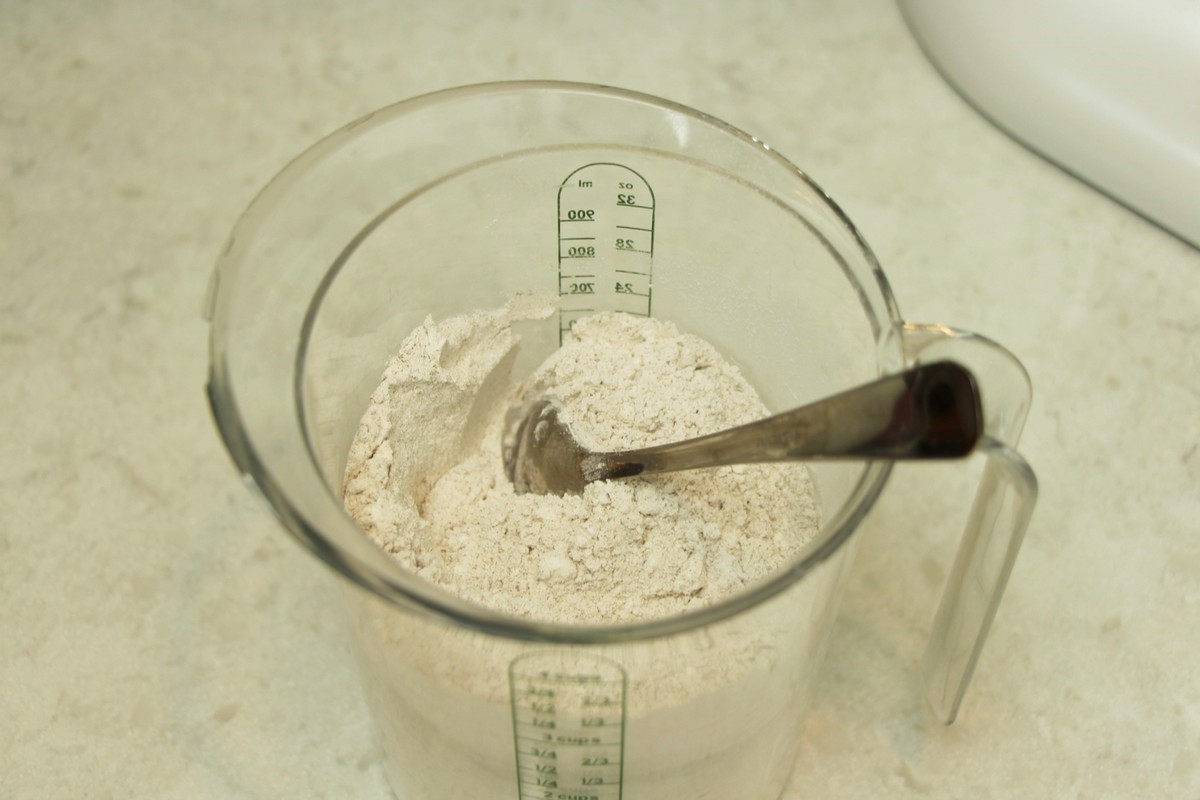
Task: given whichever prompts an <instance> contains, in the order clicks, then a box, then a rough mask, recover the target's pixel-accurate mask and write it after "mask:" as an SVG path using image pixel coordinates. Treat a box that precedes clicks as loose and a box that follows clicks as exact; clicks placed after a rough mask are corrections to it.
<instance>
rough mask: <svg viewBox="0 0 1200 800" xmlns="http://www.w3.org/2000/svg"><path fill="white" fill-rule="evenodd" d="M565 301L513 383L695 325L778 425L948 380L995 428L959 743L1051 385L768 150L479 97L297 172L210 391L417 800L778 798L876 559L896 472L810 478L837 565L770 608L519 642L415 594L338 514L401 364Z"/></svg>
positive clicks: (670, 112) (271, 216)
mask: <svg viewBox="0 0 1200 800" xmlns="http://www.w3.org/2000/svg"><path fill="white" fill-rule="evenodd" d="M530 289H549V290H551V291H557V292H558V294H559V295H560V296H561V298H562V301H563V302H562V310H561V311H560V313H559V314H558V315H557V316H556V317H555V318H554V319H553V320H552V321H551V324H550V325H549V326H543V327H538V326H531V328H530V329H529V330H528V331H526V332H525V334H526V335H525V339H524V342H523V347H522V355H521V356H520V358H519V359H518V362H517V364H516V367H515V369H516V371H517V373H518V377H519V376H520V373H522V372H527V371H528V370H529V369H530V368H532V366H533V365H534V364H536V363H538V362H540V361H541V360H542V359H543V358H544V357H545V356H546V355H547V354H548V353H549V352H551V351H552V350H553V349H554V348H555V347H556V346H557V345H558V343H559V337H560V335H561V331H562V330H564V329H565V328H567V327H569V326H570V324H571V322H572V320H573V319H576V318H578V317H579V316H580V315H584V314H587V313H590V311H591V310H600V309H617V310H622V311H626V312H628V313H634V314H646V315H652V316H655V317H660V318H664V319H670V320H672V321H674V322H676V323H677V324H678V325H679V327H680V328H681V329H683V330H685V331H689V332H692V333H696V334H699V335H701V336H702V337H704V338H705V339H707V340H708V341H710V342H712V343H713V344H714V345H715V346H717V348H718V349H719V350H721V351H722V352H723V353H724V354H725V355H726V356H727V357H729V358H730V359H731V360H733V361H734V362H736V363H737V364H739V366H740V367H741V368H742V370H743V372H744V373H745V374H746V376H747V378H749V380H750V381H751V383H753V384H754V385H755V386H756V387H757V388H758V389H759V391H760V393H761V394H762V396H763V398H764V400H765V401H766V402H767V404H768V406H769V407H770V408H771V409H772V410H773V411H778V410H782V409H784V408H789V407H793V406H798V405H801V404H803V403H805V402H808V401H810V400H813V399H815V398H818V397H821V396H825V395H828V394H832V393H834V392H836V391H838V390H841V389H844V388H847V387H849V386H852V385H854V384H858V383H863V382H865V381H867V380H870V379H871V378H874V377H876V376H878V375H879V374H881V373H887V372H893V371H897V370H899V369H902V368H904V367H905V366H907V365H910V364H913V363H916V362H919V361H924V360H934V359H939V358H950V359H954V360H957V361H959V362H961V363H964V364H965V365H967V366H968V367H969V368H970V369H971V370H972V371H973V372H974V373H975V374H976V376H977V378H978V380H979V382H980V385H981V390H982V394H983V398H984V412H985V416H986V425H987V440H986V443H985V445H984V447H982V448H981V452H982V457H983V458H985V459H986V462H987V463H986V465H985V469H984V474H983V479H982V483H981V486H980V489H979V493H978V495H977V498H976V502H975V506H974V509H973V511H972V514H971V516H970V518H969V521H968V525H967V528H966V530H965V531H964V534H963V539H962V543H961V545H960V548H959V553H958V556H957V559H956V561H955V565H954V567H953V569H952V571H951V574H950V577H949V579H948V581H947V586H946V588H945V590H944V594H943V598H942V601H941V604H940V606H939V609H938V611H937V614H936V616H935V619H934V623H933V626H932V632H931V641H930V644H929V646H928V649H927V654H926V658H925V662H924V667H923V676H924V678H923V679H924V686H925V694H926V696H927V697H928V699H929V701H930V705H931V708H932V709H933V710H934V713H935V714H937V715H938V716H939V717H940V718H941V719H943V720H945V721H947V722H949V721H951V720H952V719H953V718H954V716H955V714H956V713H957V710H958V707H959V703H960V702H961V699H962V696H963V692H964V690H965V687H966V684H967V682H968V680H969V678H970V675H971V672H972V671H973V669H974V666H975V661H976V659H977V657H978V654H979V650H980V647H981V646H982V643H983V640H984V637H985V636H986V633H987V629H988V627H989V625H990V622H991V619H992V617H993V615H994V613H995V610H996V604H997V602H998V601H999V598H1000V595H1001V593H1002V591H1003V587H1004V583H1005V581H1006V579H1007V576H1008V573H1009V570H1010V569H1011V566H1012V563H1013V559H1014V558H1015V556H1016V552H1017V549H1018V547H1019V544H1020V540H1021V536H1022V534H1023V532H1024V529H1025V526H1026V523H1027V521H1028V518H1029V514H1030V513H1031V511H1032V507H1033V503H1034V497H1035V494H1036V483H1035V480H1034V477H1033V474H1032V472H1031V471H1030V470H1029V468H1028V466H1027V465H1026V464H1025V462H1024V461H1023V460H1022V459H1021V458H1020V456H1019V455H1018V454H1017V453H1016V452H1014V450H1013V449H1012V447H1013V446H1014V445H1015V443H1016V440H1017V438H1018V436H1019V433H1020V429H1021V426H1022V423H1023V421H1024V417H1025V413H1026V411H1027V409H1028V404H1029V397H1030V387H1029V382H1028V379H1027V377H1026V375H1025V373H1024V370H1023V369H1022V368H1021V366H1020V364H1019V363H1018V362H1017V361H1016V360H1015V359H1014V358H1013V357H1012V356H1011V354H1009V353H1008V352H1007V351H1005V350H1003V349H1002V348H1000V347H999V346H998V345H995V344H993V343H991V342H989V341H987V340H986V339H983V338H981V337H977V336H974V335H972V334H968V333H964V332H960V331H956V330H954V329H951V328H947V327H945V326H941V325H915V324H911V323H906V322H904V321H903V320H902V318H901V316H900V314H899V311H898V309H897V308H896V304H895V301H894V299H893V298H892V295H891V292H890V290H889V288H888V285H887V282H886V280H885V278H884V276H883V274H882V272H881V271H880V269H879V267H878V265H877V263H876V261H875V259H874V257H873V255H872V254H871V252H870V250H869V249H868V248H867V246H866V244H865V243H864V242H863V240H862V238H861V237H860V236H859V234H858V232H857V231H856V230H855V229H854V227H853V226H852V225H851V224H850V222H849V220H847V219H846V217H845V215H844V214H843V213H842V212H841V211H840V210H839V209H838V208H837V207H836V206H835V205H834V204H833V203H832V201H831V200H830V199H829V198H828V197H827V196H826V195H825V194H824V193H823V192H822V191H821V190H820V189H819V188H818V187H817V186H816V185H815V184H813V183H812V181H811V180H810V179H808V178H807V177H806V176H805V175H804V174H803V173H801V172H800V171H799V170H797V169H796V168H795V167H794V166H792V165H791V164H790V163H788V162H787V161H786V160H784V159H783V158H781V157H780V156H778V155H777V154H775V153H774V152H772V151H771V150H770V148H768V147H767V146H766V145H764V144H762V143H761V142H759V141H757V140H756V139H754V138H752V137H750V136H748V135H746V134H743V133H741V132H740V131H737V130H736V129H734V128H731V127H730V126H728V125H725V124H724V123H721V122H719V121H717V120H714V119H712V118H711V117H708V116H706V115H703V114H700V113H698V112H696V111H693V110H690V109H687V108H684V107H682V106H678V105H675V104H672V103H669V102H665V101H662V100H658V99H656V98H651V97H647V96H644V95H639V94H634V93H630V92H623V91H618V90H613V89H607V88H601V87H595V86H585V85H575V84H561V83H508V84H491V85H483V86H474V87H464V88H460V89H454V90H449V91H445V92H440V93H436V94H433V95H427V96H424V97H420V98H416V99H414V100H410V101H407V102H404V103H400V104H398V105H395V106H392V107H389V108H387V109H384V110H381V111H379V112H376V113H375V114H372V115H369V116H367V117H365V118H363V119H361V120H359V121H357V122H355V123H353V124H352V125H350V126H348V127H346V128H344V129H343V130H341V131H338V132H337V133H334V134H333V135H331V136H329V137H328V138H326V139H325V140H323V141H321V142H320V143H318V144H317V145H315V146H314V147H313V148H311V149H310V150H308V151H307V152H306V153H304V154H303V155H301V156H300V157H299V158H297V159H296V160H295V161H294V162H293V163H292V164H290V165H289V166H288V167H287V168H286V169H285V170H284V171H283V172H282V173H281V174H280V175H279V176H278V177H277V178H276V179H275V180H274V181H273V182H272V183H271V184H270V185H269V186H268V187H267V188H266V189H265V190H264V191H263V192H262V194H260V195H259V197H258V198H256V200H255V201H254V203H253V204H252V205H251V206H250V208H249V209H247V211H246V212H245V214H244V215H243V217H242V219H241V220H240V221H239V223H238V225H237V227H236V228H235V230H234V232H233V234H232V236H231V238H230V241H229V244H228V246H227V247H226V249H225V251H224V252H223V253H222V255H221V257H220V260H219V262H218V265H217V269H216V271H215V272H214V277H213V285H212V291H211V296H210V302H209V308H208V314H209V318H210V320H211V322H212V364H211V378H210V384H209V392H210V397H211V401H212V406H213V411H214V415H215V417H216V420H217V424H218V427H219V428H220V431H221V434H222V436H223V437H224V439H225V442H226V444H227V446H228V448H229V451H230V453H231V454H232V456H233V459H234V461H235V462H236V464H237V465H238V467H239V469H241V471H242V472H243V474H244V475H245V476H246V478H247V480H248V482H250V483H251V485H253V486H256V487H257V489H258V490H260V491H261V492H262V494H263V495H264V497H265V498H266V499H267V501H268V502H269V503H270V505H271V507H272V508H273V509H274V511H275V513H276V514H277V516H278V517H279V519H280V521H281V522H282V523H283V525H284V526H285V527H286V528H287V529H288V530H289V531H290V532H292V533H293V534H294V535H295V536H296V537H297V538H298V539H299V540H300V541H301V542H302V543H304V544H305V545H307V546H308V547H309V548H310V549H311V550H312V551H313V552H314V553H315V554H316V555H317V556H318V557H319V558H320V559H321V560H322V561H324V562H325V563H326V564H328V565H329V566H330V567H332V568H334V569H335V570H337V571H338V572H340V573H341V574H342V575H344V576H345V577H347V578H348V579H349V581H348V582H347V583H346V592H345V595H346V600H347V603H346V605H347V609H348V619H349V621H350V625H351V628H352V630H353V632H354V641H355V644H356V655H357V657H358V660H359V663H360V666H361V672H362V676H363V681H364V685H365V688H366V697H367V701H368V704H369V706H370V708H371V712H372V715H373V717H374V720H375V722H376V726H377V729H378V731H379V734H380V738H381V741H382V743H383V749H384V752H385V754H386V761H387V765H388V771H389V776H390V778H391V781H392V785H393V787H394V789H395V791H396V793H397V795H398V796H399V797H400V798H402V800H408V799H409V798H421V799H422V800H424V798H439V800H442V799H448V800H454V799H455V798H468V797H469V798H479V797H489V798H490V797H503V796H518V797H521V798H540V800H576V799H578V800H583V799H584V798H587V799H588V800H611V799H612V798H623V800H657V798H672V800H676V799H677V798H690V797H720V798H725V797H738V798H745V800H771V799H773V798H776V797H778V795H779V793H780V792H781V791H782V787H783V784H784V782H785V781H786V778H787V774H788V771H789V769H790V767H791V764H792V761H793V759H794V755H795V751H796V747H797V743H798V737H799V729H800V720H801V716H802V712H803V709H804V707H805V705H806V703H807V700H808V693H809V686H810V679H811V676H812V675H813V673H814V672H815V671H816V669H817V667H818V665H819V663H820V660H821V655H822V651H823V643H824V641H825V638H826V634H827V633H828V630H829V626H830V622H831V619H832V615H833V611H834V609H835V607H836V601H837V598H838V595H839V592H840V587H841V578H842V575H843V574H844V571H845V567H846V565H847V563H848V560H849V558H850V555H851V551H852V550H853V546H854V542H855V538H854V536H853V533H854V531H855V529H856V527H857V526H858V524H859V522H860V521H861V520H862V519H863V517H864V516H865V515H866V514H867V513H868V512H869V511H870V509H871V507H872V505H873V503H874V501H875V499H876V498H877V497H878V495H879V493H880V492H881V491H882V490H883V488H884V485H885V483H886V481H887V478H888V475H889V473H890V469H891V465H890V464H888V463H881V462H876V463H867V464H862V463H814V464H812V465H811V466H810V470H811V472H812V475H813V479H814V482H815V483H816V485H817V488H818V491H819V494H820V501H821V506H822V526H821V532H820V535H819V537H818V538H817V540H816V541H815V542H814V543H813V544H812V545H811V546H810V547H809V548H808V549H806V550H805V551H804V553H803V554H802V556H801V557H800V558H798V559H797V560H796V561H795V562H793V563H791V564H789V565H787V567H786V568H785V569H783V570H781V571H780V572H778V573H777V574H775V575H773V576H771V577H770V578H769V579H768V580H766V581H765V582H763V583H761V584H760V585H758V586H756V587H754V588H753V589H751V590H749V591H747V592H745V593H743V594H741V595H739V596H736V597H733V598H730V599H728V600H726V601H724V602H721V603H718V604H716V605H713V606H711V607H708V608H705V609H703V610H700V611H695V612H691V613H688V614H684V615H680V616H676V617H671V618H666V619H657V620H653V621H649V622H640V623H636V624H629V625H614V626H592V627H585V626H563V625H553V624H547V623H543V622H539V621H536V620H533V621H531V620H524V619H517V618H512V617H507V616H505V615H501V614H498V613H494V612H491V611H488V610H487V609H484V608H481V607H479V606H476V605H474V604H471V603H469V602H467V601H464V600H461V599H459V598H456V597H454V596H452V595H450V594H448V593H447V592H445V591H443V590H441V589H440V588H438V587H436V586H434V585H432V584H429V583H426V582H424V581H422V580H420V579H419V578H417V577H416V576H415V575H412V574H410V573H408V572H406V571H404V570H403V569H401V568H400V567H399V566H398V565H397V564H396V563H395V562H394V561H392V560H391V559H390V558H389V557H388V556H387V555H385V554H384V553H383V552H382V551H381V550H380V549H379V548H377V547H376V546H375V545H374V544H372V543H370V542H369V541H368V540H367V539H366V537H365V536H364V535H363V534H362V532H361V531H360V530H359V529H358V527H357V526H356V525H355V524H354V523H353V522H352V521H351V519H350V518H349V517H348V515H347V514H346V513H345V512H344V510H343V508H342V505H341V500H340V487H341V481H342V475H343V471H344V468H345V462H346V455H347V452H348V450H349V444H350V441H351V438H352V437H353V434H354V431H355V429H356V427H357V425H358V422H359V419H360V417H361V415H362V413H363V411H364V409H365V408H366V404H367V399H368V397H369V395H370V393H371V390H372V389H373V388H374V386H375V384H376V382H377V381H378V378H379V373H380V370H381V369H382V366H383V364H384V363H385V361H386V359H387V358H388V357H389V356H390V355H391V354H392V353H393V352H394V350H395V348H396V347H397V345H398V344H399V342H400V341H401V340H402V339H403V338H404V336H405V335H406V334H407V333H409V332H410V331H411V330H412V329H413V328H414V327H416V326H417V325H418V324H419V323H420V322H421V321H422V320H423V319H424V318H425V317H426V315H432V316H434V317H435V318H442V317H446V316H450V315H453V314H460V313H464V312H469V311H472V310H476V309H481V308H494V307H497V306H500V305H502V304H503V303H504V302H505V300H507V299H508V298H509V297H510V296H511V295H513V294H514V293H516V292H520V291H528V290H530Z"/></svg>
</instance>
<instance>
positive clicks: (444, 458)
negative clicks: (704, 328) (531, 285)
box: [346, 299, 818, 624]
mask: <svg viewBox="0 0 1200 800" xmlns="http://www.w3.org/2000/svg"><path fill="white" fill-rule="evenodd" d="M549 313H551V309H550V308H548V307H546V306H545V305H539V304H538V303H537V302H536V301H533V300H529V299H525V300H523V301H519V302H516V303H515V304H510V305H509V307H507V308H505V309H502V310H498V311H486V312H477V313H475V314H472V315H467V316H462V317H453V318H450V319H447V320H444V321H441V322H437V323H435V322H433V321H432V320H426V322H425V323H424V324H423V325H422V326H420V327H419V328H418V329H417V330H416V331H414V332H413V334H411V335H410V336H409V337H408V338H407V339H406V340H405V342H404V343H403V344H402V345H401V348H400V351H399V353H398V354H397V356H396V357H395V358H393V359H392V361H391V363H389V365H388V367H387V370H386V371H385V374H384V378H383V380H382V382H381V384H380V386H379V388H378V389H377V390H376V392H375V393H374V395H373V396H372V400H371V406H370V408H369V410H368V411H367V414H366V416H365V417H364V419H363V423H362V425H361V427H360V430H359V434H358V436H357V437H356V439H355V441H354V445H353V447H352V450H351V457H350V461H349V466H348V470H347V481H346V506H347V508H348V509H349V511H350V512H351V514H352V515H353V516H354V517H355V519H357V520H358V522H359V523H360V524H361V525H362V526H363V527H364V528H365V529H366V530H367V531H368V533H370V534H371V535H372V537H373V538H374V539H375V540H376V541H377V542H378V543H379V544H380V545H381V546H382V547H383V548H384V549H385V550H387V551H388V552H389V553H391V554H392V555H393V556H394V557H395V558H397V559H398V560H399V561H400V562H401V563H402V564H403V565H405V566H406V567H408V568H410V569H412V570H414V571H415V572H416V573H417V574H418V575H420V576H421V577H423V578H425V579H427V580H430V581H432V582H434V583H437V584H439V585H441V586H443V587H445V588H446V589H448V590H450V591H451V592H453V593H454V594H456V595H459V596H461V597H464V598H466V599H468V600H472V601H475V602H477V603H480V604H481V605H484V606H487V607H488V608H491V609H494V610H497V611H502V612H505V613H509V614H515V615H517V616H521V617H526V618H532V619H538V620H543V621H549V622H560V623H584V624H587V623H591V624H597V623H606V622H607V623H613V622H623V621H634V620H643V619H650V618H657V617H664V616H668V615H673V614H678V613H680V612H684V611H688V610H691V609H695V608H699V607H702V606H705V605H709V604H711V603H713V602H716V601H718V600H720V599H723V598H726V597H729V596H731V595H733V594H736V593H737V592H739V591H741V590H743V589H745V588H747V587H748V586H751V585H753V584H754V583H756V582H758V581H760V580H762V579H763V578H764V577H766V576H767V575H768V574H770V573H771V572H772V571H774V570H776V569H778V568H779V567H781V566H783V565H784V564H785V563H786V562H787V561H788V560H790V559H791V558H792V557H794V556H795V555H796V553H797V552H798V551H799V549H800V548H801V547H802V546H803V545H804V544H805V542H806V541H807V540H808V539H809V538H811V536H812V535H814V534H815V532H816V529H817V525H818V514H817V509H816V503H815V500H814V496H813V491H812V484H811V482H810V480H809V478H808V473H807V470H806V469H805V468H804V466H803V465H800V464H785V465H757V466H736V467H725V468H719V469H707V470H695V471H690V472H681V473H674V474H669V475H661V476H652V477H647V478H633V479H625V480H620V481H607V482H600V483H594V484H590V485H588V486H587V487H586V489H585V490H584V492H583V494H582V495H568V496H564V497H556V496H551V495H534V494H526V495H517V494H516V493H515V492H514V491H513V488H512V485H511V483H510V482H509V481H508V479H507V477H506V476H505V474H504V469H503V462H502V458H501V438H502V433H503V425H504V412H505V411H506V410H507V409H508V408H509V407H510V406H512V405H515V404H516V403H517V402H518V401H519V400H520V399H521V397H522V396H530V395H541V394H547V395H549V396H551V397H552V398H554V399H555V400H556V401H557V402H558V403H559V405H560V406H561V408H562V418H563V420H564V421H565V422H567V424H568V425H569V426H570V428H571V430H572V431H573V433H574V434H575V436H576V438H577V439H578V440H579V441H580V442H581V444H583V445H585V446H587V447H590V448H593V449H600V450H615V449H623V448H632V447H641V446H647V445H653V444H661V443H666V442H672V441H679V440H682V439H688V438H692V437H695V436H700V435H703V434H706V433H711V432H714V431H717V430H721V429H724V428H729V427H732V426H735V425H739V424H742V423H745V422H749V421H751V420H754V419H757V418H760V417H762V416H764V415H766V414H767V409H766V408H765V407H764V406H763V404H762V402H761V401H760V400H759V399H758V397H757V395H756V393H755V392H754V390H753V388H752V387H751V386H750V385H749V384H748V383H747V382H746V380H745V379H744V378H743V377H742V375H741V374H740V373H739V372H738V370H737V369H736V368H735V367H734V366H733V365H731V364H729V363H728V362H727V361H725V360H724V359H723V358H722V357H721V356H720V355H719V354H718V353H717V352H716V350H715V349H714V348H713V347H712V346H711V345H709V344H708V343H706V342H704V341H703V340H701V339H699V338H697V337H695V336H691V335H686V334H681V333H680V332H679V331H678V330H677V329H676V328H675V326H674V325H672V324H671V323H669V322H663V321H659V320H654V319H646V318H642V317H635V316H631V315H626V314H618V313H611V312H610V313H604V314H598V315H596V316H594V317H591V318H587V319H583V320H580V321H579V322H577V323H576V325H575V326H574V328H573V330H572V333H571V335H570V336H569V337H568V340H567V341H566V342H565V343H564V345H563V347H561V348H560V349H559V350H558V351H556V352H555V353H554V355H553V356H551V357H550V359H549V360H548V361H547V362H546V363H545V364H544V365H543V366H542V367H540V368H539V369H538V370H537V371H535V373H534V374H533V375H532V376H531V377H530V379H529V380H528V381H526V382H525V385H524V386H523V387H520V388H518V387H513V386H511V385H510V382H509V381H510V378H509V372H510V371H511V368H512V363H513V360H514V358H515V355H516V351H517V337H516V336H515V335H514V334H513V332H512V323H513V321H514V320H518V319H528V318H537V317H539V316H546V315H548V314H549Z"/></svg>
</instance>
